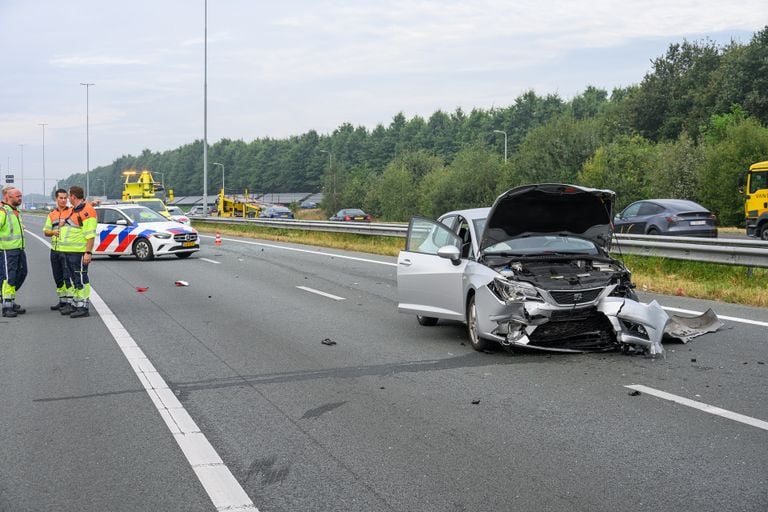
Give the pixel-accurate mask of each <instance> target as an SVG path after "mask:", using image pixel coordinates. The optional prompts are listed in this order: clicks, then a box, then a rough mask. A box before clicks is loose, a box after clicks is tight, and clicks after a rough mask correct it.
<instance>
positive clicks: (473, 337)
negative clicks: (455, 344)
mask: <svg viewBox="0 0 768 512" xmlns="http://www.w3.org/2000/svg"><path fill="white" fill-rule="evenodd" d="M467 331H468V332H469V342H470V343H471V344H472V348H474V349H475V350H479V351H481V352H482V351H483V350H488V349H489V348H491V343H493V342H492V341H490V340H486V339H483V338H481V337H480V331H479V328H478V325H477V306H476V305H475V296H474V295H473V296H471V297H470V298H469V302H468V303H467Z"/></svg>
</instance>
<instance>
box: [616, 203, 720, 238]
mask: <svg viewBox="0 0 768 512" xmlns="http://www.w3.org/2000/svg"><path fill="white" fill-rule="evenodd" d="M613 225H614V228H615V230H616V232H617V233H635V234H642V235H676V236H701V237H709V238H715V237H717V218H716V217H715V214H714V213H712V212H711V211H709V210H707V209H706V208H704V207H703V206H701V205H700V204H698V203H694V202H693V201H688V200H686V199H647V200H643V201H636V202H634V203H632V204H630V205H629V206H627V207H626V208H624V211H622V212H621V213H620V214H618V215H617V216H616V217H615V218H614V219H613Z"/></svg>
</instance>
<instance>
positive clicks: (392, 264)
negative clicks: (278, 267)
mask: <svg viewBox="0 0 768 512" xmlns="http://www.w3.org/2000/svg"><path fill="white" fill-rule="evenodd" d="M200 236H201V237H203V238H213V237H212V236H210V235H200ZM222 240H226V241H227V242H237V243H239V244H248V245H258V246H260V247H270V248H272V249H282V250H285V251H294V252H305V253H308V254H319V255H320V256H328V257H330V258H340V259H343V260H353V261H362V262H364V263H376V264H378V265H387V266H390V267H396V266H397V263H390V262H388V261H378V260H369V259H367V258H357V257H355V256H345V255H343V254H333V253H329V252H322V251H312V250H309V249H298V248H296V247H284V246H282V245H274V244H265V243H262V242H251V241H250V240H237V239H235V238H222ZM200 259H203V258H200Z"/></svg>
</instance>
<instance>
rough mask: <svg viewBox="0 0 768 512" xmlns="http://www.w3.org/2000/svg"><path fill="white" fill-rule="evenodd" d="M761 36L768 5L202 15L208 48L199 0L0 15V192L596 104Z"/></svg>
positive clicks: (263, 10)
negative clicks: (516, 111)
mask: <svg viewBox="0 0 768 512" xmlns="http://www.w3.org/2000/svg"><path fill="white" fill-rule="evenodd" d="M767 24H768V2H766V0H718V1H712V0H674V1H669V0H642V1H635V0H623V1H621V0H612V1H609V0H589V1H582V0H516V1H512V0H507V1H503V0H476V1H475V0H459V1H454V0H380V1H370V0H356V1H355V0H349V1H347V0H284V1H282V2H275V1H256V0H208V3H207V38H206V31H205V26H206V9H205V1H204V0H131V1H130V2H116V1H110V0H98V1H95V0H93V1H92V0H66V1H62V0H0V76H2V79H0V183H1V182H4V179H3V178H4V177H5V175H7V174H13V175H14V176H15V177H16V179H15V180H16V185H17V186H18V185H22V180H21V178H22V174H23V187H22V188H23V190H24V192H25V193H43V191H44V188H43V173H44V172H45V184H46V189H47V190H51V188H52V187H54V186H55V184H56V181H55V180H56V179H58V178H64V177H67V176H69V175H70V174H72V173H76V172H84V171H85V170H86V168H89V169H93V168H95V167H98V166H102V165H108V164H111V163H112V162H113V161H114V160H115V159H116V158H119V157H121V156H123V155H138V154H140V153H141V152H142V151H143V150H145V149H149V150H151V151H153V152H162V151H166V150H171V149H174V148H177V147H179V146H182V145H184V144H188V143H191V142H193V141H194V140H202V139H203V137H204V135H205V127H206V126H207V139H208V142H209V144H213V143H215V142H216V141H218V140H221V139H222V138H229V139H241V140H244V141H246V142H249V141H252V140H254V139H258V138H267V137H268V138H286V137H290V136H292V135H300V134H302V133H305V132H307V131H309V130H316V131H317V132H319V133H321V134H329V133H332V132H333V130H334V129H335V128H337V127H338V126H340V125H341V124H343V123H351V124H352V125H354V126H364V127H366V128H368V129H369V130H372V129H373V128H375V127H376V125H378V124H383V125H384V126H387V125H389V123H390V122H391V121H392V118H393V117H394V116H395V115H396V114H397V113H399V112H402V113H403V114H404V115H405V116H406V118H412V117H413V116H417V115H418V116H422V117H424V118H428V117H429V116H430V115H431V114H432V113H433V112H435V111H437V110H443V111H444V112H453V111H455V110H456V109H457V108H461V109H463V110H464V111H465V112H469V111H471V110H472V109H473V108H478V109H484V110H487V109H491V108H494V107H497V108H499V107H505V106H508V105H511V104H513V103H514V100H515V98H517V97H518V96H520V95H521V94H523V93H524V92H526V91H528V90H534V91H535V92H536V93H537V94H538V95H546V94H558V95H559V96H560V97H561V98H563V99H565V100H568V99H570V98H572V97H573V96H575V95H578V94H580V93H581V92H583V91H584V89H586V87H587V86H589V85H593V86H596V87H599V88H603V89H606V90H608V91H609V92H610V91H611V90H612V89H613V88H615V87H626V86H628V85H632V84H638V83H640V82H641V81H642V79H643V76H644V75H645V74H646V73H647V72H649V71H650V69H651V61H652V60H653V59H654V58H657V57H660V56H662V55H664V53H665V52H666V50H667V48H668V47H669V45H670V44H671V43H676V42H682V41H683V40H688V41H702V40H704V39H705V38H708V39H710V40H712V41H715V42H717V43H719V44H727V43H728V42H730V41H731V40H733V41H736V42H739V43H742V44H746V43H748V42H749V41H750V39H751V38H752V35H753V34H754V32H756V31H758V30H760V29H762V28H763V27H764V26H765V25H767ZM206 39H207V59H206V58H205V44H204V43H205V41H206ZM206 62H207V102H206V101H205V98H206V94H205V90H206V87H205V85H204V84H205V82H206V80H205V76H206V73H205V63H206ZM83 83H90V84H93V85H91V86H84V85H81V84H83ZM206 104H207V123H205V122H204V117H205V116H204V110H205V108H204V106H205V105H206ZM43 124H44V126H42V125H43ZM157 171H161V170H159V169H157ZM92 186H98V185H94V184H92ZM201 188H202V184H201Z"/></svg>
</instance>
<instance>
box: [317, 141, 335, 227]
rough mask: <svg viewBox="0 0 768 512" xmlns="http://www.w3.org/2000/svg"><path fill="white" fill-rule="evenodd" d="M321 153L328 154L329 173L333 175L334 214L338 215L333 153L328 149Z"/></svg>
mask: <svg viewBox="0 0 768 512" xmlns="http://www.w3.org/2000/svg"><path fill="white" fill-rule="evenodd" d="M320 152H321V153H328V173H329V174H330V175H331V188H332V190H331V193H332V194H333V213H334V215H335V214H336V174H334V172H333V153H331V152H330V151H328V150H327V149H321V150H320Z"/></svg>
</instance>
